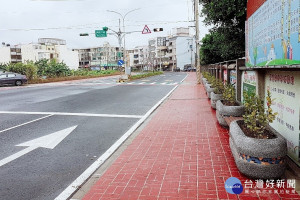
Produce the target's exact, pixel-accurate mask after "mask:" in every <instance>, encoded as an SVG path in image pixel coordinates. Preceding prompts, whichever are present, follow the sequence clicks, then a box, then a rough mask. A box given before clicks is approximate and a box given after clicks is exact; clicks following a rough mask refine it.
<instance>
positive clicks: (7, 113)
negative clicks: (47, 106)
mask: <svg viewBox="0 0 300 200" xmlns="http://www.w3.org/2000/svg"><path fill="white" fill-rule="evenodd" d="M6 114H11V113H6ZM51 116H53V115H52V114H50V115H47V116H44V117H41V118H38V119H35V120H32V121H29V122H25V123H23V124H19V125H17V126H13V127H10V128H7V129H4V130H2V131H0V133H3V132H5V131H9V130H12V129H14V128H18V127H20V126H24V125H26V124H30V123H32V122H36V121H39V120H42V119H45V118H47V117H51Z"/></svg>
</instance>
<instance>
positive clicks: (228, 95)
mask: <svg viewBox="0 0 300 200" xmlns="http://www.w3.org/2000/svg"><path fill="white" fill-rule="evenodd" d="M223 100H224V101H225V102H226V104H228V105H229V106H230V105H231V106H233V105H235V102H236V101H235V87H234V86H233V85H231V84H229V83H227V84H226V85H225V87H224V91H223Z"/></svg>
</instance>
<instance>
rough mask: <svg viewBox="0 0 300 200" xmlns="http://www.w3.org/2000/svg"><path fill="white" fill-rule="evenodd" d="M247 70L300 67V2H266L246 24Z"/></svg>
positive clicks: (280, 0) (288, 0)
mask: <svg viewBox="0 0 300 200" xmlns="http://www.w3.org/2000/svg"><path fill="white" fill-rule="evenodd" d="M245 32H246V33H245V34H246V36H245V37H246V65H247V67H269V66H278V65H279V66H282V65H300V53H299V52H300V1H299V0H272V1H266V2H265V3H264V4H263V5H262V6H261V7H259V8H258V9H257V10H256V11H255V12H254V13H253V14H252V15H251V16H250V17H249V18H248V20H247V21H246V31H245Z"/></svg>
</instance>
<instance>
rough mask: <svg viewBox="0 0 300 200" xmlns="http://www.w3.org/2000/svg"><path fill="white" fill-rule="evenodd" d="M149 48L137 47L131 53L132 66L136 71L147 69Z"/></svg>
mask: <svg viewBox="0 0 300 200" xmlns="http://www.w3.org/2000/svg"><path fill="white" fill-rule="evenodd" d="M148 58H149V48H148V46H137V47H135V48H134V53H133V64H134V65H133V66H134V67H135V68H138V69H144V68H147V66H148V62H149V59H148Z"/></svg>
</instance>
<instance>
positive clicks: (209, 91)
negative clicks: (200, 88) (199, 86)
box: [205, 84, 215, 99]
mask: <svg viewBox="0 0 300 200" xmlns="http://www.w3.org/2000/svg"><path fill="white" fill-rule="evenodd" d="M205 90H206V94H207V96H208V98H209V99H210V93H211V92H213V91H214V90H215V88H212V87H211V84H206V85H205Z"/></svg>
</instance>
